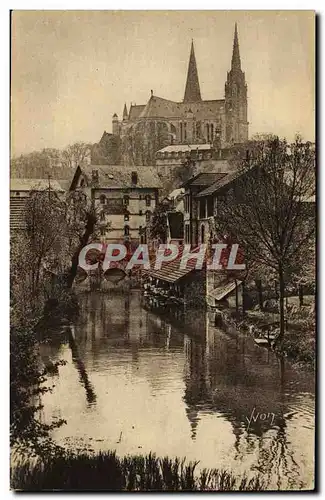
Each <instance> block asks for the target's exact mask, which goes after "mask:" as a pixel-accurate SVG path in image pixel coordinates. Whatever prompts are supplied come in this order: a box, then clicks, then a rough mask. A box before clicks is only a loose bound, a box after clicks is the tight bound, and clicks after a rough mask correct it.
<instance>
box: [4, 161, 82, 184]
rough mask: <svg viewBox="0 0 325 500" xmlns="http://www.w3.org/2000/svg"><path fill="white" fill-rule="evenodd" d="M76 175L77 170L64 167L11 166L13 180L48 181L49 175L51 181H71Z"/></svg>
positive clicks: (26, 164)
mask: <svg viewBox="0 0 325 500" xmlns="http://www.w3.org/2000/svg"><path fill="white" fill-rule="evenodd" d="M74 173H75V169H74V168H71V167H66V166H62V165H53V166H45V165H30V164H28V163H25V164H20V165H11V166H10V177H12V178H13V179H46V180H47V181H48V178H49V175H50V177H51V179H55V180H59V179H63V180H70V181H71V179H72V177H73V175H74Z"/></svg>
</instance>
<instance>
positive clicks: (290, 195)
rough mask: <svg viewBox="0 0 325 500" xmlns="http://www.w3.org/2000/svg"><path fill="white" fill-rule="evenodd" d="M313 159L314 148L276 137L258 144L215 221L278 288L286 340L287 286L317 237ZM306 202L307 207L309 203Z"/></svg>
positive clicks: (240, 169) (220, 203)
mask: <svg viewBox="0 0 325 500" xmlns="http://www.w3.org/2000/svg"><path fill="white" fill-rule="evenodd" d="M314 170H315V155H314V150H313V148H312V145H311V144H310V143H303V142H302V140H301V139H300V138H299V137H297V138H296V140H295V142H294V143H293V144H288V143H287V142H286V141H285V140H279V138H277V137H274V138H271V139H269V140H267V141H264V140H256V141H254V144H251V145H250V154H249V155H247V157H246V159H245V160H241V161H240V162H239V165H238V172H237V174H236V175H235V176H234V180H233V182H232V183H231V185H230V186H228V187H227V192H225V196H224V197H223V200H222V201H221V200H220V201H219V200H218V212H217V215H216V217H215V223H216V230H217V234H219V235H222V237H224V235H225V234H228V235H229V236H231V237H232V238H233V239H235V240H237V242H238V243H239V244H240V246H241V247H242V248H243V249H244V252H245V259H247V261H248V262H249V263H250V264H251V263H256V264H257V265H259V266H264V267H265V269H267V270H268V271H272V272H274V273H275V275H276V276H277V279H278V282H279V306H280V307H279V309H280V333H279V336H278V339H277V340H278V341H280V340H282V339H283V336H284V297H285V286H286V283H287V282H288V281H289V280H290V278H291V276H292V273H293V267H294V266H295V264H296V262H297V261H298V260H299V259H300V257H301V255H302V254H303V253H304V252H305V257H306V258H308V248H309V246H310V241H311V238H312V236H313V234H314V232H315V215H314V213H313V206H314V205H313V204H311V203H308V200H309V199H310V196H312V195H313V194H314V192H315V177H314ZM306 201H307V203H306Z"/></svg>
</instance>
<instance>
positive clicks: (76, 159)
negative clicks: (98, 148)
mask: <svg viewBox="0 0 325 500" xmlns="http://www.w3.org/2000/svg"><path fill="white" fill-rule="evenodd" d="M91 148H92V144H89V143H86V142H76V143H75V144H70V145H69V146H68V147H67V148H65V149H64V150H63V151H62V155H61V157H62V164H63V165H64V166H66V167H70V168H71V169H73V168H76V167H77V166H78V165H79V166H80V167H81V166H83V165H87V164H88V163H89V162H90V157H91Z"/></svg>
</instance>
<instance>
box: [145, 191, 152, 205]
mask: <svg viewBox="0 0 325 500" xmlns="http://www.w3.org/2000/svg"><path fill="white" fill-rule="evenodd" d="M150 203H151V196H150V194H147V195H146V206H147V207H150Z"/></svg>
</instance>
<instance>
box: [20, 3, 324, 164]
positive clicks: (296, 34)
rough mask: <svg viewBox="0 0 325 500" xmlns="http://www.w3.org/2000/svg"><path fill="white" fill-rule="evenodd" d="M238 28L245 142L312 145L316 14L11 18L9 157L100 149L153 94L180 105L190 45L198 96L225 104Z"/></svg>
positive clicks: (32, 14) (24, 14) (31, 14)
mask: <svg viewBox="0 0 325 500" xmlns="http://www.w3.org/2000/svg"><path fill="white" fill-rule="evenodd" d="M235 22H237V23H238V33H239V45H240V55H241V62H242V69H243V71H245V74H246V82H247V85H248V120H249V122H250V126H249V135H250V136H252V135H254V134H256V133H275V134H277V135H279V136H280V137H286V138H287V139H288V140H291V139H292V138H293V137H294V135H295V134H296V133H300V134H301V135H302V136H303V138H304V139H306V140H314V139H315V103H314V99H315V67H314V64H315V61H314V58H315V49H314V45H315V40H314V13H313V12H312V11H234V10H232V11H14V12H13V14H12V32H11V33H12V41H11V150H12V155H14V156H16V155H19V154H22V153H29V152H31V151H35V150H40V149H42V148H49V147H53V148H62V147H65V146H67V145H68V144H71V143H74V142H77V141H85V142H91V143H94V142H98V141H99V140H100V138H101V136H102V134H103V132H104V130H106V131H107V132H111V131H112V115H113V114H114V113H115V112H116V113H117V114H118V115H119V118H121V117H122V111H123V106H124V103H125V102H126V104H127V106H128V107H129V105H130V102H132V103H136V104H145V103H146V102H147V101H148V100H149V98H150V92H151V89H152V90H153V92H154V94H155V95H157V96H160V97H163V98H166V99H171V100H175V101H181V100H182V99H183V95H184V88H185V80H186V74H187V65H188V59H189V53H190V45H191V39H192V38H193V40H194V46H195V54H196V61H197V66H198V73H199V80H200V87H201V95H202V98H203V99H223V98H224V85H225V81H226V77H227V71H229V70H230V63H231V54H232V44H233V35H234V24H235Z"/></svg>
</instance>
